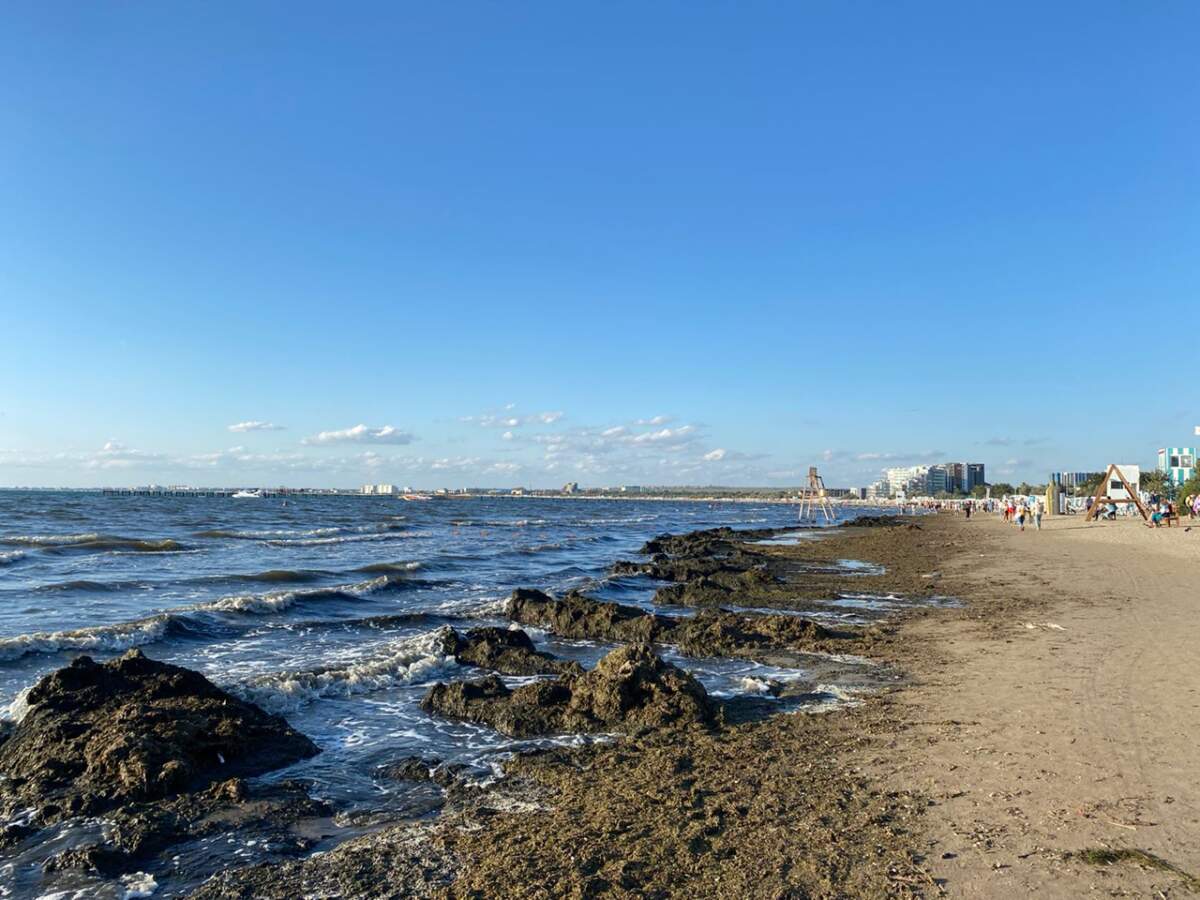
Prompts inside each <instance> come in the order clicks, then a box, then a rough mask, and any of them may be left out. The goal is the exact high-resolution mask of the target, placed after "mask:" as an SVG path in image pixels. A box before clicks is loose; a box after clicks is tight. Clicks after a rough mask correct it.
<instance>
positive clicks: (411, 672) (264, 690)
mask: <svg viewBox="0 0 1200 900" xmlns="http://www.w3.org/2000/svg"><path fill="white" fill-rule="evenodd" d="M444 636H445V629H437V630H434V631H428V632H425V633H423V634H417V635H413V636H411V637H406V638H401V639H399V640H395V641H391V642H389V643H387V644H385V645H384V646H383V647H381V648H378V649H376V650H375V651H374V652H372V653H371V654H369V655H367V656H364V657H363V658H362V659H360V660H357V661H355V662H351V663H349V664H346V665H342V666H324V667H321V668H317V669H300V670H292V671H283V672H271V673H268V674H265V675H257V676H255V677H254V678H251V679H250V680H248V681H245V682H243V683H241V684H235V685H231V686H230V688H229V689H230V690H231V691H233V693H235V694H237V695H238V696H240V697H242V698H243V699H245V700H248V701H250V702H252V703H257V704H258V705H259V706H261V707H263V708H264V709H266V710H268V711H270V712H276V713H281V712H288V711H291V710H294V709H297V708H298V707H300V706H303V705H304V704H305V703H308V702H310V701H312V700H315V699H317V698H320V697H351V696H354V695H356V694H368V693H372V692H374V691H381V690H386V689H388V688H391V687H395V686H397V685H402V684H412V683H414V682H419V681H424V680H427V679H428V678H429V677H430V676H432V675H433V674H434V673H435V672H437V671H438V670H439V669H441V668H443V667H444V666H447V665H451V664H454V661H453V657H449V656H447V655H446V654H445V653H444V652H443V649H444V647H445V637H444Z"/></svg>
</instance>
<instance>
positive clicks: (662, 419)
mask: <svg viewBox="0 0 1200 900" xmlns="http://www.w3.org/2000/svg"><path fill="white" fill-rule="evenodd" d="M670 421H671V417H670V416H654V417H653V418H650V419H638V420H637V421H635V422H634V423H633V424H634V425H666V424H667V423H668V422H670Z"/></svg>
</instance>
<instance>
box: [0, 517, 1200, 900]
mask: <svg viewBox="0 0 1200 900" xmlns="http://www.w3.org/2000/svg"><path fill="white" fill-rule="evenodd" d="M791 530H793V529H792V528H791V527H784V528H772V529H751V530H749V531H746V530H739V531H736V532H731V531H729V530H728V529H724V528H718V529H713V530H712V531H707V532H706V531H700V532H686V533H680V534H675V535H672V536H662V537H659V538H655V539H652V540H651V541H649V542H648V543H647V544H646V545H645V547H643V548H642V551H641V553H642V555H641V556H640V557H639V558H638V560H637V561H617V560H614V561H613V565H612V571H613V572H615V573H619V574H621V575H648V576H650V577H652V578H656V579H658V580H659V583H660V584H662V585H663V586H662V587H661V588H659V590H658V593H657V595H656V597H655V599H654V601H653V603H652V604H651V605H650V607H649V608H648V609H647V608H641V609H635V608H632V607H624V608H619V607H613V604H612V603H611V602H609V603H606V602H605V601H598V600H593V599H590V598H588V597H586V596H584V595H574V594H571V593H568V594H566V595H563V597H562V598H561V599H559V598H553V597H550V596H548V595H545V594H542V593H541V592H539V591H532V590H525V591H517V592H516V593H514V595H513V598H512V599H511V600H510V602H509V604H508V607H507V612H508V616H509V618H510V620H511V622H512V625H511V626H510V628H509V629H495V628H486V629H481V630H479V631H477V632H468V633H466V634H465V636H464V635H459V634H455V633H453V632H451V634H450V635H449V637H451V638H452V639H453V643H454V644H455V646H454V648H453V649H452V650H451V649H448V650H447V652H453V653H454V655H455V656H456V657H457V658H459V659H460V661H464V662H469V663H470V664H471V665H474V666H477V667H480V668H482V669H483V670H484V671H485V672H486V671H487V670H491V671H492V672H499V673H508V674H517V673H520V674H530V673H533V672H543V673H545V672H558V673H559V674H557V675H556V676H555V677H556V679H557V680H556V681H555V682H554V684H557V685H560V687H552V685H551V683H550V682H547V681H541V682H538V684H540V685H542V686H544V687H545V688H546V690H542V689H541V688H536V689H533V685H532V684H530V688H531V689H532V693H531V692H530V690H527V689H525V688H520V689H518V690H516V691H511V690H508V689H505V688H504V687H502V686H501V684H500V682H499V681H498V680H497V679H496V676H495V675H494V674H493V675H489V676H488V677H487V678H484V679H482V680H481V681H475V682H471V679H472V678H477V676H476V675H472V674H470V673H467V677H466V678H461V679H457V680H455V681H452V682H450V683H449V685H446V686H443V685H435V686H434V688H433V689H431V691H430V693H429V695H427V698H426V699H427V700H428V701H429V702H430V703H432V704H433V705H432V706H431V707H430V709H431V711H433V712H434V713H435V714H436V715H441V716H443V717H449V718H452V719H453V718H456V717H457V718H465V719H466V720H468V721H476V722H480V723H495V724H496V726H497V727H498V729H499V731H500V732H501V733H502V734H516V733H524V734H535V733H538V729H545V728H550V729H551V730H552V731H553V730H554V729H558V730H562V727H561V724H559V723H572V722H573V723H577V724H578V727H581V728H582V730H583V731H584V732H587V731H591V732H593V733H597V732H599V733H600V736H601V737H602V738H604V739H602V740H599V741H594V742H587V745H586V746H574V747H568V746H557V747H548V748H546V749H543V750H539V751H534V752H527V753H524V754H521V755H517V756H515V757H512V758H510V760H509V761H508V762H507V763H505V764H504V766H503V773H502V774H500V776H499V777H493V778H485V779H483V780H482V781H480V780H478V778H479V776H478V774H472V773H470V772H466V771H461V770H458V771H456V770H455V767H453V766H450V767H443V766H441V765H439V764H438V763H437V761H436V760H433V761H428V760H426V759H424V758H416V757H408V758H404V759H396V760H393V762H392V763H390V764H389V768H390V769H391V770H393V771H394V772H395V774H394V775H392V776H389V777H395V778H400V779H404V780H415V781H417V782H420V781H422V780H428V781H429V782H430V785H429V790H430V791H434V792H440V796H441V800H440V801H436V802H434V803H433V805H432V806H430V807H428V808H427V811H426V812H414V814H413V816H412V817H411V818H401V819H397V818H394V817H393V818H391V819H389V820H387V821H380V822H378V823H377V827H376V828H374V829H372V830H370V831H369V832H368V833H366V834H363V835H362V836H359V837H351V838H349V839H348V840H344V841H342V842H341V843H339V844H337V845H336V846H334V847H332V848H331V849H327V850H326V851H325V852H323V853H317V854H312V855H308V856H301V857H300V858H295V859H293V860H292V861H282V862H272V863H262V864H259V865H252V866H250V867H249V868H240V869H239V868H234V867H227V868H225V869H224V870H222V871H220V872H218V873H217V874H216V875H215V876H213V877H212V878H211V879H209V880H208V881H206V882H204V883H203V884H202V885H200V887H199V888H198V889H197V890H196V891H195V896H197V897H199V898H226V897H230V898H232V897H255V898H269V897H278V898H284V897H289V898H290V897H294V896H304V895H317V896H343V897H362V898H366V897H371V898H376V897H408V896H430V897H479V896H492V895H503V896H513V897H551V896H700V897H778V896H827V897H859V896H870V897H874V896H892V897H933V896H943V895H946V896H970V897H977V896H978V897H997V898H1000V897H1010V896H1017V895H1033V894H1036V895H1037V896H1046V897H1063V898H1068V897H1077V896H1080V895H1082V894H1085V893H1088V892H1092V891H1102V892H1104V893H1108V894H1110V895H1117V896H1124V895H1135V896H1169V895H1174V894H1175V893H1178V892H1179V891H1181V890H1182V891H1189V890H1190V891H1197V890H1198V889H1200V880H1197V879H1196V878H1195V876H1194V873H1195V872H1197V871H1200V847H1198V846H1197V842H1196V840H1195V838H1194V834H1195V831H1196V827H1197V823H1198V822H1200V793H1198V790H1197V785H1200V760H1198V759H1196V754H1195V752H1194V745H1195V740H1196V736H1197V735H1200V699H1198V695H1200V678H1198V676H1197V673H1196V672H1195V671H1194V668H1195V667H1194V666H1193V665H1191V664H1190V661H1191V660H1192V659H1193V656H1194V653H1193V648H1194V647H1195V646H1196V642H1197V641H1200V624H1197V622H1196V615H1195V609H1194V599H1192V598H1193V597H1194V593H1195V592H1194V588H1193V586H1192V581H1193V578H1192V573H1193V572H1194V571H1196V568H1195V565H1196V563H1200V539H1198V538H1197V537H1196V536H1195V535H1194V534H1192V533H1190V531H1188V530H1185V529H1182V528H1180V529H1172V530H1170V531H1167V530H1165V529H1158V530H1152V529H1147V528H1143V527H1139V523H1136V522H1118V523H1111V524H1091V525H1087V524H1084V523H1082V522H1080V520H1079V519H1078V518H1076V517H1053V518H1050V519H1048V520H1047V522H1046V527H1045V528H1044V530H1042V531H1040V532H1039V531H1033V530H1029V531H1026V532H1020V531H1018V530H1017V529H1015V528H1013V527H1011V526H1007V525H1004V524H1002V523H1001V522H1000V521H999V520H998V519H997V518H995V517H993V516H981V517H974V518H972V519H970V520H968V519H965V518H962V517H958V516H953V515H929V516H922V517H919V518H910V517H903V518H899V517H891V518H888V517H882V518H870V517H868V518H866V519H863V520H861V522H860V523H859V524H857V525H850V526H848V527H842V528H828V529H820V533H819V537H820V540H800V541H796V542H777V541H774V539H773V538H771V537H767V538H765V539H764V538H763V535H768V533H770V534H774V533H776V532H781V531H782V532H789V531H791ZM845 560H859V561H862V562H865V563H869V564H872V565H869V566H865V567H863V566H846V565H843V564H842V563H843V562H844V561H845ZM855 592H857V593H859V594H861V595H873V596H880V595H884V596H888V597H889V601H888V602H887V603H885V604H883V607H882V611H883V614H884V616H885V617H884V618H879V617H878V616H877V615H875V614H874V613H872V614H868V613H866V612H864V611H862V610H859V609H857V608H855V607H854V604H853V603H850V604H845V603H842V602H841V601H839V600H836V599H829V598H836V597H842V598H846V599H851V598H853V596H854V593H855ZM518 595H520V597H521V601H520V603H518V602H517V597H518ZM823 597H824V598H826V599H821V598H823ZM947 598H955V600H956V601H957V602H952V601H949V600H948V599H947ZM664 604H666V605H668V606H677V605H680V604H681V605H684V606H690V607H692V608H693V609H694V610H695V613H694V615H693V617H691V618H683V619H680V618H674V617H671V616H658V615H655V614H654V613H653V612H652V611H651V610H653V609H655V608H656V607H659V606H662V605H664ZM814 604H816V606H817V607H818V608H824V609H829V610H836V609H843V610H845V609H847V608H849V611H846V612H843V613H841V614H842V615H845V616H848V618H846V619H844V620H843V621H844V622H846V623H847V624H846V626H845V627H842V628H840V633H839V629H838V628H837V627H833V628H831V627H828V626H827V627H824V628H819V627H817V626H815V624H814V623H813V622H812V621H809V620H807V619H805V618H798V616H808V615H812V613H811V612H809V613H805V612H802V610H810V611H811V610H812V609H813V608H814V606H813V605H814ZM775 613H785V615H775ZM860 614H861V615H860ZM864 617H865V618H864ZM520 627H527V628H533V629H535V630H536V631H538V632H542V633H546V634H549V635H551V636H554V635H559V636H562V637H570V638H573V639H583V640H589V639H590V640H600V641H605V642H610V643H616V644H617V645H618V648H619V649H618V650H616V651H613V652H612V653H611V654H610V656H611V657H612V658H613V659H616V660H618V661H617V662H610V663H609V664H608V669H607V674H604V672H602V671H601V670H603V669H604V668H605V663H604V662H603V661H602V662H601V664H600V666H598V667H597V669H596V671H595V672H593V671H590V670H589V671H588V672H586V673H585V672H584V671H583V670H582V669H580V668H579V667H578V665H576V664H574V663H570V664H567V663H565V662H563V661H561V658H558V657H554V656H552V655H551V654H549V653H545V652H540V651H537V650H535V648H534V645H533V644H532V643H530V642H529V639H528V638H527V637H526V636H525V634H524V633H523V632H521V631H520V630H517V629H519V628H520ZM645 641H653V642H654V644H653V645H652V646H653V648H654V650H653V652H652V651H651V649H650V647H651V645H648V644H646V643H643V642H645ZM639 647H640V648H642V649H637V648H639ZM664 648H667V649H671V650H672V652H673V653H675V654H676V655H677V656H679V655H682V656H687V657H693V658H703V657H706V656H715V655H721V656H733V657H740V658H743V659H747V660H762V661H766V662H770V660H772V659H775V660H781V662H779V663H778V664H780V665H784V666H789V665H790V666H796V665H801V666H804V667H805V668H808V669H809V674H808V676H807V678H808V679H809V681H810V682H811V683H809V682H805V683H802V684H798V685H796V686H791V687H789V685H788V684H787V683H783V684H775V683H768V682H764V683H763V685H762V689H763V691H764V694H763V695H761V696H760V697H759V698H754V697H735V698H734V699H732V700H730V699H718V698H717V697H716V696H713V697H710V698H708V699H707V700H706V699H705V698H704V694H703V689H699V693H698V694H697V693H696V690H697V688H695V687H689V684H691V682H690V680H689V679H688V678H687V677H686V676H681V675H680V674H677V673H680V672H681V670H679V669H675V668H673V667H672V666H670V665H664V664H663V663H661V662H657V661H655V657H654V654H655V653H657V654H660V655H661V654H662V653H663V652H664ZM622 654H625V655H624V656H622ZM639 654H640V655H639ZM805 654H809V657H808V658H809V663H798V662H797V660H799V659H800V657H802V656H804V655H805ZM128 658H129V655H127V658H123V659H126V662H124V663H122V664H124V665H142V663H140V662H137V663H131V662H129V661H128ZM132 658H133V659H135V660H140V659H141V657H140V655H139V654H134V655H133V657H132ZM606 659H609V657H606ZM621 659H628V660H631V661H632V660H641V661H642V662H639V663H637V665H640V666H643V667H644V671H645V672H646V673H648V674H647V675H646V676H645V677H647V678H650V679H651V681H648V682H642V684H643V685H644V687H645V689H647V690H650V691H651V692H652V694H653V696H656V697H658V699H657V700H652V701H651V700H646V701H643V700H637V701H636V702H635V705H634V707H630V708H629V709H628V710H627V712H628V716H629V718H628V719H626V715H627V712H620V713H619V714H614V710H616V707H614V706H613V705H612V704H613V702H614V699H608V700H606V699H604V697H605V696H609V697H610V698H615V697H617V696H636V692H635V694H626V693H625V691H626V686H623V685H622V682H621V681H620V679H622V678H625V677H626V676H625V675H623V674H620V672H618V669H619V670H620V671H621V672H625V671H628V670H626V669H624V668H622V667H623V666H624V663H623V662H621V661H620V660H621ZM820 659H823V660H824V661H825V662H824V664H825V665H827V666H828V667H829V668H828V672H829V673H830V674H829V675H828V676H827V681H826V682H823V681H822V680H821V679H822V678H826V675H825V670H823V669H822V668H821V666H820V665H818V664H817V661H819V660H820ZM851 659H853V662H852V663H851V664H852V665H861V664H862V663H863V662H864V661H866V662H867V663H869V669H870V672H869V674H868V675H865V676H863V677H862V678H857V679H856V677H851V678H849V679H847V678H846V670H845V669H844V668H842V669H839V668H838V667H839V665H842V664H844V663H846V662H847V661H849V660H851ZM770 664H772V665H774V664H776V663H770ZM147 665H150V664H149V663H148V664H147ZM153 665H157V664H153ZM647 666H648V667H649V668H645V667H647ZM656 667H657V668H656ZM673 673H674V674H673ZM637 677H639V678H641V677H642V676H637ZM614 678H615V680H613V679H614ZM681 678H682V680H680V679H681ZM658 679H666V680H658ZM471 683H475V684H480V685H483V684H491V685H492V687H489V688H487V692H485V693H484V694H478V693H475V694H472V693H471V691H474V690H477V689H475V688H470V687H469V685H470V684H471ZM826 684H831V685H836V684H840V685H841V686H842V687H841V688H832V687H827V686H826ZM630 686H631V685H630ZM638 690H639V691H640V690H642V688H639V689H638ZM676 690H682V691H683V693H682V694H680V693H672V692H673V691H676ZM606 691H608V692H610V693H609V694H607V695H606V694H605V693H604V692H606ZM614 691H615V692H616V693H611V692H614ZM664 691H666V693H663V692H664ZM564 692H565V693H564ZM654 692H657V693H654ZM688 692H691V693H688ZM823 695H825V696H826V700H828V701H835V702H832V703H830V702H826V700H822V699H821V698H822V696H823ZM564 696H567V697H573V699H570V700H569V701H568V705H566V706H564V705H563V702H564V701H563V697H564ZM646 696H647V697H650V696H651V695H650V694H647V695H646ZM531 697H532V698H533V700H532V703H531V702H529V701H530V698H531ZM686 697H692V698H693V699H694V703H693V701H692V700H688V701H687V703H693V705H692V706H691V707H688V706H687V703H684V705H683V706H680V705H679V703H678V701H679V698H685V699H686ZM522 698H524V699H522ZM538 698H541V699H538ZM554 698H558V699H554ZM579 698H583V700H584V701H585V702H586V703H590V704H592V705H591V706H587V705H583V706H580V705H578V704H577V703H576V700H578V699H579ZM619 702H620V704H622V709H624V706H623V704H624V702H625V701H619ZM522 704H524V705H522ZM555 704H557V705H555ZM596 704H599V705H596ZM605 704H607V706H606V705H605ZM696 704H698V705H696ZM688 709H690V710H691V712H688V711H687V710H688ZM604 710H608V711H607V712H605V711H604ZM681 710H683V711H684V712H685V713H686V714H685V715H684V717H683V718H682V719H681V718H680V717H679V714H680V711H681ZM131 721H133V720H131ZM280 721H282V720H280ZM571 729H572V726H571V725H568V726H567V730H571ZM542 733H546V732H544V731H543V732H542ZM605 733H608V734H607V736H606V737H605ZM0 746H3V743H0ZM172 752H173V751H172ZM230 784H232V782H230ZM186 796H187V797H196V798H201V797H203V798H204V799H203V803H199V805H195V804H196V803H198V802H199V801H192V800H187V801H186V802H187V803H193V805H194V806H195V809H196V814H197V815H199V814H201V813H203V812H204V810H205V809H210V808H213V804H216V805H217V807H221V805H222V804H224V805H225V806H226V807H227V806H228V804H229V803H233V804H234V807H233V808H237V804H244V803H245V802H247V800H246V796H245V788H243V787H236V786H235V787H229V786H228V785H227V786H224V787H222V789H221V791H219V792H216V793H212V792H209V793H206V794H204V795H186ZM171 802H172V803H175V801H171ZM181 802H184V801H181ZM249 802H251V803H258V802H260V801H259V800H256V799H254V798H253V797H251V798H250V801H249ZM261 802H266V803H268V804H270V803H274V804H276V805H277V806H278V808H279V809H280V813H279V815H280V816H282V818H279V819H278V823H277V824H278V827H279V828H281V829H282V830H281V831H280V835H281V836H282V835H285V834H287V833H288V830H289V828H290V826H289V825H288V824H287V822H288V819H287V818H286V817H287V816H294V815H299V816H301V817H305V816H311V815H312V813H313V811H314V810H315V807H305V806H304V804H305V803H306V802H307V801H306V800H305V798H304V796H303V795H301V794H295V793H293V794H286V795H285V794H281V795H278V796H274V797H266V796H264V797H263V798H262V801H261ZM203 804H209V805H208V806H204V805H203ZM172 808H174V809H177V810H179V809H183V808H185V807H181V806H178V805H176V806H175V807H172ZM221 808H224V807H221ZM249 808H250V807H247V809H249ZM306 810H307V811H306ZM214 814H215V813H214ZM206 815H208V814H207V813H206ZM220 815H224V816H227V815H229V812H223V813H220ZM269 815H272V816H274V815H276V814H275V813H270V814H269ZM210 821H211V819H210ZM298 821H299V820H297V823H298ZM297 828H299V825H298V824H297ZM296 834H297V835H301V834H303V832H302V831H301V830H297V831H296ZM106 852H107V851H106Z"/></svg>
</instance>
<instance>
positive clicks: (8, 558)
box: [0, 550, 25, 566]
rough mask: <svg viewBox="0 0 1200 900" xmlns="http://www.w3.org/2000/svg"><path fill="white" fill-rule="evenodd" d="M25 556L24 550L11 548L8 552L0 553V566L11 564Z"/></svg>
mask: <svg viewBox="0 0 1200 900" xmlns="http://www.w3.org/2000/svg"><path fill="white" fill-rule="evenodd" d="M24 558H25V551H24V550H9V551H8V552H7V553H0V566H11V565H12V564H13V563H15V562H17V561H19V560H22V559H24Z"/></svg>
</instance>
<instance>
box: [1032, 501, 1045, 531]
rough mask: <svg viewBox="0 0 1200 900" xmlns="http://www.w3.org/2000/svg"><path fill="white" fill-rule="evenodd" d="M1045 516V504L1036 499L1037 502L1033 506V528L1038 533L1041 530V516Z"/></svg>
mask: <svg viewBox="0 0 1200 900" xmlns="http://www.w3.org/2000/svg"><path fill="white" fill-rule="evenodd" d="M1045 514H1046V504H1045V503H1044V502H1043V501H1042V498H1041V497H1038V499H1037V502H1036V503H1035V504H1034V505H1033V526H1034V528H1036V529H1037V530H1038V531H1041V530H1042V516H1044V515H1045Z"/></svg>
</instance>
